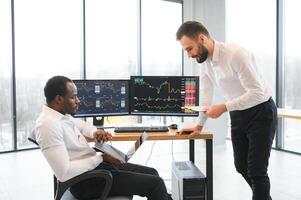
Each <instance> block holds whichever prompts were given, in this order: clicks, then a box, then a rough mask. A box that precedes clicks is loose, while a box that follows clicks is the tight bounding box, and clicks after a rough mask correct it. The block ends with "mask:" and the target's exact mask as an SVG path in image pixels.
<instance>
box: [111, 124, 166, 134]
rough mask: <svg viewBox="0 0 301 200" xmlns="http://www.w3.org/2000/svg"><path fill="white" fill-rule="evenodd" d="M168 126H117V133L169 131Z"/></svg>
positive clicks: (115, 130)
mask: <svg viewBox="0 0 301 200" xmlns="http://www.w3.org/2000/svg"><path fill="white" fill-rule="evenodd" d="M168 131H169V129H168V127H167V126H119V127H115V129H114V132H115V133H126V132H168Z"/></svg>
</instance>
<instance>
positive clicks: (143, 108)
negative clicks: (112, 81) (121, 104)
mask: <svg viewBox="0 0 301 200" xmlns="http://www.w3.org/2000/svg"><path fill="white" fill-rule="evenodd" d="M198 80H199V79H198V77H183V76H133V77H131V86H130V89H131V99H130V101H131V113H133V114H150V115H156V114H157V115H194V116H195V115H197V114H198V113H196V112H193V111H191V110H187V109H184V107H185V106H196V105H198Z"/></svg>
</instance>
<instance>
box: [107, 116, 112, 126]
mask: <svg viewBox="0 0 301 200" xmlns="http://www.w3.org/2000/svg"><path fill="white" fill-rule="evenodd" d="M106 120H107V122H108V124H111V122H110V120H109V117H108V116H107V117H106Z"/></svg>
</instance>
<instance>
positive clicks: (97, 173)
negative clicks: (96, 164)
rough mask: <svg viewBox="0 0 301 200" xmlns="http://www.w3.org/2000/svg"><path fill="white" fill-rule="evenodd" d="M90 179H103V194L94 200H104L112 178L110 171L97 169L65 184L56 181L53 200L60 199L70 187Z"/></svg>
mask: <svg viewBox="0 0 301 200" xmlns="http://www.w3.org/2000/svg"><path fill="white" fill-rule="evenodd" d="M90 178H103V179H105V187H104V189H103V192H102V194H101V196H100V197H99V198H98V199H96V200H105V198H106V197H107V195H108V194H109V192H110V189H111V186H112V182H113V177H112V174H111V172H110V171H108V170H102V169H97V170H93V171H88V172H85V173H83V174H81V175H78V176H76V177H73V178H71V179H69V180H67V181H65V182H60V181H57V191H56V195H55V200H59V199H61V197H62V196H63V194H64V193H65V191H66V190H67V189H68V188H70V187H71V186H72V185H75V184H77V183H79V182H81V181H83V180H86V179H90Z"/></svg>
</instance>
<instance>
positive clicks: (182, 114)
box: [129, 75, 200, 117]
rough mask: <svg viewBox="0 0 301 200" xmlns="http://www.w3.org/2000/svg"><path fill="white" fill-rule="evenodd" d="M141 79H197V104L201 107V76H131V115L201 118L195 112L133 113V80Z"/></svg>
mask: <svg viewBox="0 0 301 200" xmlns="http://www.w3.org/2000/svg"><path fill="white" fill-rule="evenodd" d="M140 77H145V78H153V77H154V78H155V77H156V78H196V79H197V83H196V88H197V95H196V103H197V105H196V106H198V105H199V94H200V91H199V84H200V77H199V76H166V75H162V76H160V75H158V76H143V75H135V76H131V77H130V84H129V91H130V92H129V93H130V96H129V103H130V104H129V112H130V114H131V115H138V116H178V117H198V116H199V112H195V113H194V114H187V113H176V112H173V113H171V112H170V113H164V112H162V113H159V112H157V113H151V112H136V111H133V105H132V102H133V101H132V99H133V96H132V95H133V92H132V91H133V85H134V84H133V79H134V78H140Z"/></svg>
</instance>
